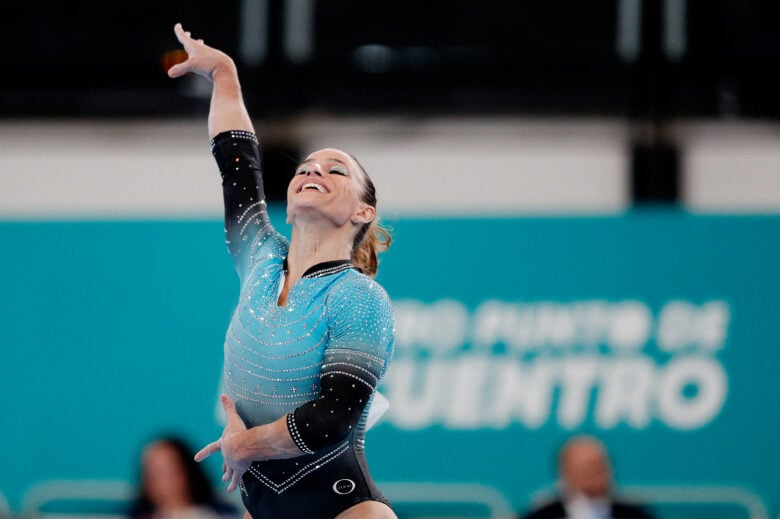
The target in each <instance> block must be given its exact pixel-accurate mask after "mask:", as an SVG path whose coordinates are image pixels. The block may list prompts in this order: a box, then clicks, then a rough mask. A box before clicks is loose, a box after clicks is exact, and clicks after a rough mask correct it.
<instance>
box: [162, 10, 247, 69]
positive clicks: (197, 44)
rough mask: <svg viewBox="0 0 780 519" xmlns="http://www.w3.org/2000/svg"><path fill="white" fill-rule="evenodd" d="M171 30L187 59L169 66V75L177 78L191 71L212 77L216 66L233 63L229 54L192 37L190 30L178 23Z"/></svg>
mask: <svg viewBox="0 0 780 519" xmlns="http://www.w3.org/2000/svg"><path fill="white" fill-rule="evenodd" d="M173 32H174V33H175V34H176V38H177V39H178V40H179V43H181V45H182V47H184V51H185V52H186V53H187V59H186V61H183V62H181V63H177V64H176V65H174V66H172V67H171V68H169V69H168V76H169V77H172V78H177V77H181V76H183V75H185V74H188V73H190V72H192V73H195V74H200V75H201V76H205V77H207V78H209V79H213V77H214V72H215V71H216V70H217V69H218V68H220V67H224V66H232V65H233V60H232V59H231V58H230V56H228V55H227V54H225V53H224V52H222V51H220V50H217V49H215V48H213V47H209V46H208V45H206V44H205V43H203V40H201V39H197V40H196V39H194V38H193V37H192V34H190V31H185V30H184V28H183V27H182V26H181V24H180V23H177V24H176V25H175V26H174V27H173Z"/></svg>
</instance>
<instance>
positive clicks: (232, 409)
mask: <svg viewBox="0 0 780 519" xmlns="http://www.w3.org/2000/svg"><path fill="white" fill-rule="evenodd" d="M219 399H220V401H221V402H222V409H224V410H225V420H227V426H228V427H229V428H230V429H231V430H232V429H234V428H240V429H246V424H244V421H243V420H242V419H241V417H240V416H239V415H238V412H237V411H236V406H235V405H234V404H233V401H232V400H231V399H230V397H229V396H227V395H221V396H220V397H219Z"/></svg>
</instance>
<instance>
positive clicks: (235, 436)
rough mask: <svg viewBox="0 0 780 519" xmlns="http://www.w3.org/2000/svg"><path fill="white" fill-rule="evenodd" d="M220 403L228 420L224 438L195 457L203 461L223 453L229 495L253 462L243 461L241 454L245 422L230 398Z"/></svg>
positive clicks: (224, 479)
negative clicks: (228, 483)
mask: <svg viewBox="0 0 780 519" xmlns="http://www.w3.org/2000/svg"><path fill="white" fill-rule="evenodd" d="M220 402H221V403H222V409H224V410H225V418H226V419H227V423H226V425H225V429H224V431H222V437H221V438H220V439H219V440H217V441H214V442H211V443H209V444H208V445H206V446H205V447H203V449H201V450H200V451H199V452H198V453H197V454H196V455H195V461H203V460H204V459H206V458H208V457H209V456H211V455H212V454H214V453H215V452H217V451H222V460H223V463H222V472H223V474H222V481H225V482H227V481H230V485H229V486H228V493H230V492H233V491H234V490H235V489H237V488H238V484H239V483H240V482H241V476H243V475H244V472H246V471H247V470H249V466H250V465H251V464H252V461H251V460H245V459H242V457H241V453H242V452H243V451H244V449H242V447H243V446H244V445H245V443H244V440H245V436H244V435H245V434H246V432H247V428H246V425H244V421H243V420H241V417H240V416H238V413H237V412H236V407H235V406H234V405H233V401H232V400H231V399H230V397H228V396H227V395H222V396H221V397H220Z"/></svg>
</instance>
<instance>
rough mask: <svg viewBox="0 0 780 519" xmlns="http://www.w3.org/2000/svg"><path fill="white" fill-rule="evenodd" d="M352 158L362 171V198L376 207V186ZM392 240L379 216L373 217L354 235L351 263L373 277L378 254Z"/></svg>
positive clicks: (376, 267) (375, 271)
mask: <svg viewBox="0 0 780 519" xmlns="http://www.w3.org/2000/svg"><path fill="white" fill-rule="evenodd" d="M350 157H352V155H350ZM352 160H354V161H355V164H357V165H358V167H359V168H360V171H362V172H363V180H364V184H365V188H364V189H363V196H362V200H363V202H365V203H366V204H368V205H370V206H371V207H373V208H374V209H376V187H374V182H373V181H372V180H371V177H369V176H368V173H366V170H365V169H364V168H363V166H362V165H361V164H360V162H358V160H357V159H356V158H355V157H352ZM392 241H393V238H392V237H391V236H390V231H388V230H387V229H386V228H384V227H383V226H381V225H380V224H379V217H374V219H373V220H372V221H370V222H368V223H365V224H363V226H362V227H361V228H360V230H359V231H358V233H357V235H356V236H355V241H354V243H353V245H352V258H351V259H352V264H353V265H355V267H357V268H358V269H359V270H360V271H361V272H362V273H363V274H365V275H367V276H370V277H375V276H376V273H377V270H378V268H379V258H378V254H379V253H381V252H384V251H386V250H387V249H388V247H390V243H391V242H392Z"/></svg>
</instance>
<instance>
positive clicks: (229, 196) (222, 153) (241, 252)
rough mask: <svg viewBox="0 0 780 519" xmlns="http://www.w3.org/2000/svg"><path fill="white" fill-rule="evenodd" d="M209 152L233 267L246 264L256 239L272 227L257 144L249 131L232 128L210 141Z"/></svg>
mask: <svg viewBox="0 0 780 519" xmlns="http://www.w3.org/2000/svg"><path fill="white" fill-rule="evenodd" d="M211 153H212V155H214V159H215V160H216V162H217V166H218V167H219V171H220V173H221V175H222V194H223V196H224V200H225V234H226V239H227V246H228V250H229V251H230V254H231V256H232V257H233V261H234V262H235V264H236V268H237V269H238V270H239V272H242V271H243V270H244V269H245V267H246V262H247V257H248V252H249V251H250V250H251V248H252V247H256V246H258V243H257V241H258V240H257V239H258V238H262V237H264V236H267V235H268V234H269V232H270V231H272V228H271V225H270V221H269V219H268V210H267V206H266V202H265V193H264V191H263V177H262V173H261V168H260V147H259V145H258V142H257V137H256V136H255V134H254V133H252V132H247V131H243V130H231V131H227V132H222V133H220V134H219V135H217V136H216V137H214V139H212V141H211Z"/></svg>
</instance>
